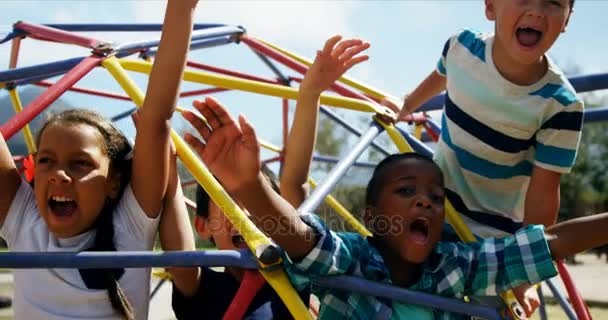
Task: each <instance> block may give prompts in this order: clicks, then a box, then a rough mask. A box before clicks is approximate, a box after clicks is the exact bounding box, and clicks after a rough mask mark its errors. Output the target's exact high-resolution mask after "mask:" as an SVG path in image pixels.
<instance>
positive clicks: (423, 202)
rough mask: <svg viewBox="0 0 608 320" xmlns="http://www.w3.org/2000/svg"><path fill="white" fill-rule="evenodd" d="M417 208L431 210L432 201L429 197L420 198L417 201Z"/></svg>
mask: <svg viewBox="0 0 608 320" xmlns="http://www.w3.org/2000/svg"><path fill="white" fill-rule="evenodd" d="M416 207H422V208H425V209H431V207H432V204H431V200H430V199H429V198H428V197H425V196H420V197H418V199H416Z"/></svg>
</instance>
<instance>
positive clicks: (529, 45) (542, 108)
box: [384, 0, 583, 314]
mask: <svg viewBox="0 0 608 320" xmlns="http://www.w3.org/2000/svg"><path fill="white" fill-rule="evenodd" d="M573 5H574V0H526V1H511V0H486V1H485V14H486V17H487V18H488V20H491V21H495V30H494V32H493V33H488V34H483V33H478V32H474V31H471V30H463V31H461V32H459V33H458V34H456V35H454V36H452V37H451V38H450V39H449V40H448V41H447V42H446V44H445V46H444V48H443V52H442V55H441V58H440V60H439V62H438V64H437V68H436V70H435V71H433V72H432V73H431V74H430V75H429V76H428V77H427V78H426V79H425V80H424V81H423V82H422V83H421V84H420V85H419V86H418V87H417V88H416V89H415V90H414V91H413V92H411V93H410V94H409V95H408V96H407V97H406V98H405V100H404V102H403V106H402V107H401V108H399V107H398V106H397V105H396V104H394V103H393V102H391V101H384V102H385V104H386V105H387V106H389V107H391V108H392V109H393V110H396V111H397V110H399V109H400V112H399V117H398V119H400V120H402V119H404V118H405V116H407V115H408V114H410V113H411V112H413V111H415V110H416V109H417V108H418V107H419V106H421V105H422V104H423V103H424V102H426V101H427V100H429V99H430V98H431V97H433V96H435V95H436V94H438V93H440V92H441V91H443V90H446V100H445V109H444V113H443V117H442V132H441V138H440V140H439V142H438V145H437V151H436V153H435V161H436V162H437V164H438V165H439V167H440V168H441V169H442V170H443V173H444V175H445V184H446V185H445V187H446V195H447V198H448V199H449V200H450V202H451V203H452V204H453V206H454V208H455V209H456V210H457V211H458V212H459V213H460V214H461V217H462V219H463V220H464V222H465V223H466V224H467V225H468V226H469V227H470V228H471V231H472V232H473V233H474V234H475V235H476V236H478V237H482V238H483V237H497V236H498V237H500V236H505V235H507V234H512V233H514V232H515V231H516V230H518V229H519V228H521V227H522V226H525V225H528V224H541V225H545V226H550V225H553V224H554V223H555V221H556V219H557V213H558V210H559V201H560V192H559V184H560V176H561V175H562V174H563V173H567V172H569V171H570V170H571V168H572V166H573V165H574V161H575V158H576V152H577V149H578V144H579V140H580V135H581V127H582V122H583V121H582V119H583V102H582V100H581V99H580V98H578V97H577V95H576V92H575V91H574V89H573V88H572V86H571V85H570V83H569V82H568V80H567V78H566V77H565V75H564V74H563V72H562V71H561V70H560V69H559V68H558V67H557V65H555V64H554V63H553V62H552V61H551V59H549V57H548V56H547V55H546V52H547V51H548V50H549V49H550V48H551V46H552V45H553V43H554V42H555V41H556V40H557V38H558V36H559V34H560V33H561V32H564V31H565V30H566V26H567V25H568V20H569V18H570V14H571V13H572V6H573ZM525 291H527V290H526V288H525V287H524V288H519V289H518V290H515V294H516V296H517V297H518V300H519V301H520V303H522V306H523V307H524V309H525V310H526V313H528V314H531V313H532V312H533V310H534V309H535V308H536V306H538V303H539V301H538V297H537V296H535V293H532V292H528V295H530V297H529V298H526V299H524V298H523V296H524V294H525Z"/></svg>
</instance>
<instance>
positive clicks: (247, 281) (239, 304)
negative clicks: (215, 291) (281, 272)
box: [222, 270, 266, 320]
mask: <svg viewBox="0 0 608 320" xmlns="http://www.w3.org/2000/svg"><path fill="white" fill-rule="evenodd" d="M264 284H266V279H264V277H263V276H262V275H261V274H260V273H259V272H258V271H257V270H245V273H244V274H243V280H241V285H240V286H239V289H238V290H237V291H236V294H235V295H234V298H232V301H231V302H230V305H229V306H228V310H226V312H224V317H223V318H222V320H238V319H244V317H245V313H246V312H247V308H249V305H250V304H251V302H252V301H253V298H255V296H256V295H257V293H258V292H259V291H260V289H262V287H263V286H264Z"/></svg>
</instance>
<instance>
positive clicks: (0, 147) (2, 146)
mask: <svg viewBox="0 0 608 320" xmlns="http://www.w3.org/2000/svg"><path fill="white" fill-rule="evenodd" d="M0 181H2V182H0V225H2V224H3V223H4V218H5V217H6V214H7V213H8V209H9V208H10V206H11V202H13V198H14V197H15V194H16V193H17V189H18V188H19V184H20V183H21V177H20V176H19V172H17V167H16V166H15V162H14V161H13V156H12V155H11V152H10V151H9V150H8V145H7V144H6V141H4V137H3V136H2V134H1V133H0Z"/></svg>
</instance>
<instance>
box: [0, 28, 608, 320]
mask: <svg viewBox="0 0 608 320" xmlns="http://www.w3.org/2000/svg"><path fill="white" fill-rule="evenodd" d="M160 28H161V25H155V24H144V25H142V24H138V25H135V24H123V25H105V24H86V25H85V24H77V25H36V24H30V23H25V22H18V23H16V24H15V25H14V29H13V31H12V32H11V33H9V34H8V35H7V36H6V37H5V38H4V39H0V44H1V43H4V42H8V41H11V42H12V48H11V57H10V62H9V70H6V71H0V89H1V88H4V89H6V90H8V92H9V95H10V97H11V102H12V103H13V106H14V108H15V111H16V112H17V115H16V116H14V117H13V118H12V119H10V120H9V121H8V122H6V123H4V124H2V126H0V132H1V133H2V134H3V136H4V137H5V139H7V140H8V139H10V138H11V137H12V136H13V135H15V134H16V133H17V132H18V131H19V130H22V131H23V134H24V137H25V140H26V142H27V146H28V151H29V152H30V153H33V152H34V151H35V146H34V143H33V141H32V135H31V132H30V130H29V128H28V125H27V124H28V123H29V122H30V121H31V120H32V119H33V118H34V117H35V116H36V115H37V114H39V113H40V112H41V111H43V110H44V109H45V108H47V107H48V106H49V105H50V104H51V103H52V102H53V101H55V100H56V99H57V98H59V97H60V96H61V95H62V94H63V93H65V92H66V91H73V92H79V93H83V94H90V95H96V96H100V97H106V98H112V99H119V100H125V101H133V102H135V104H136V105H141V103H142V102H143V93H142V92H141V91H140V90H139V89H138V88H137V85H136V84H135V83H134V82H133V81H132V80H131V78H130V77H129V75H128V73H127V72H126V71H132V72H138V73H145V74H149V72H150V70H151V67H152V63H151V62H150V61H149V60H150V58H151V57H153V56H154V54H155V47H156V46H157V45H158V41H156V40H155V41H140V42H135V43H129V44H121V45H117V46H112V45H111V44H110V43H106V42H103V41H100V40H98V39H94V38H91V37H87V36H83V35H80V34H77V33H76V32H94V31H108V32H109V31H117V32H126V31H137V32H144V31H159V30H160ZM194 29H195V31H194V32H193V34H192V43H191V49H192V50H195V49H201V48H208V47H213V46H219V45H226V44H230V43H236V42H240V43H243V44H245V45H247V46H248V47H250V48H251V49H252V50H254V52H256V53H257V54H258V56H259V57H260V59H261V60H262V61H263V63H265V64H266V65H268V67H269V68H270V69H271V70H272V71H273V72H274V73H275V75H276V79H268V78H263V77H258V76H253V75H248V74H244V73H240V72H236V71H232V70H227V69H223V68H218V67H214V66H208V65H204V64H201V63H196V62H192V61H190V62H188V67H189V69H188V70H186V71H185V73H184V80H185V81H190V82H195V83H202V84H207V85H210V86H212V87H210V88H205V89H202V90H194V91H187V92H182V93H181V95H180V96H181V97H188V96H195V95H203V94H210V93H216V92H222V91H228V90H241V91H246V92H253V93H259V94H265V95H270V96H275V97H280V98H282V112H283V130H284V132H283V136H284V137H285V136H286V132H287V128H288V117H287V116H288V104H287V99H295V98H296V97H297V90H296V89H294V88H291V87H289V84H290V83H291V82H293V81H295V82H297V81H298V80H299V78H298V77H290V76H286V75H284V74H283V73H282V72H281V71H280V70H279V69H278V68H277V67H276V66H275V65H274V62H273V61H276V62H279V63H281V64H283V65H284V66H286V67H288V68H289V69H292V70H294V71H296V72H298V73H301V74H303V73H304V72H305V71H306V70H307V67H308V66H309V65H310V61H308V60H306V59H304V58H301V57H299V56H297V55H295V54H293V53H291V52H289V51H287V50H284V49H282V48H279V47H277V46H275V45H273V44H270V43H268V42H265V41H263V40H260V39H256V38H254V37H251V36H248V35H246V34H245V30H244V29H243V28H241V27H235V26H227V25H220V24H197V25H195V26H194ZM26 38H31V39H38V40H44V41H53V42H59V43H62V44H70V45H76V46H80V47H84V48H88V49H90V50H91V55H90V56H86V57H76V58H70V59H65V60H61V61H57V62H52V63H46V64H41V65H36V66H31V67H23V68H17V61H18V55H19V47H20V43H21V41H23V39H26ZM133 55H137V56H138V58H140V59H133V58H128V57H129V56H133ZM99 66H102V67H104V68H105V69H107V70H108V71H109V72H110V74H111V75H112V76H113V77H114V78H115V79H116V81H117V82H118V83H119V84H120V86H121V87H122V88H123V90H124V91H125V93H126V95H124V94H119V93H113V92H105V91H100V90H93V89H88V88H80V87H75V86H74V84H75V83H76V82H78V80H80V79H81V78H82V77H83V76H85V75H86V74H87V73H88V72H89V71H91V70H92V69H94V68H96V67H99ZM59 75H63V76H62V77H61V79H60V80H58V81H57V82H55V83H50V82H48V81H46V79H48V78H52V77H55V76H59ZM571 82H572V84H573V85H574V86H575V88H576V89H577V90H578V91H579V92H584V91H591V90H598V89H605V88H608V74H601V75H592V76H587V77H577V78H573V79H571ZM25 85H36V86H41V87H46V88H47V90H46V91H45V92H44V93H43V94H42V95H41V96H39V97H38V98H36V99H35V100H34V101H33V102H31V103H30V104H29V105H28V106H27V107H26V108H23V107H22V105H21V102H20V99H19V95H18V90H17V89H18V88H19V87H21V86H25ZM347 86H348V87H347ZM331 90H332V91H334V92H335V93H338V94H340V95H341V96H342V97H337V96H330V95H323V96H322V97H321V103H322V104H323V105H326V106H335V107H341V108H346V109H350V110H355V111H360V112H368V113H371V114H372V115H383V116H387V117H391V116H393V114H392V112H391V111H390V110H388V109H386V108H384V107H382V106H380V105H379V104H378V103H377V102H378V101H379V100H380V99H382V98H384V97H386V96H388V95H387V94H385V93H383V92H381V91H380V90H378V89H375V88H372V87H369V86H367V85H365V84H363V83H361V82H358V81H356V80H353V79H350V78H348V77H343V78H342V79H340V83H336V84H334V85H333V86H332V88H331ZM442 104H443V99H442V97H435V98H434V99H432V100H431V101H430V102H429V103H427V104H426V105H425V106H423V107H422V109H421V110H422V111H428V110H435V109H439V108H440V107H441V106H442ZM132 111H133V110H128V111H126V112H123V113H120V114H118V115H116V116H114V117H113V118H112V119H113V120H119V119H121V118H123V117H126V116H128V115H129V114H130V113H131V112H132ZM321 112H322V113H324V114H325V115H326V116H328V117H329V118H331V119H333V120H335V121H336V122H337V123H338V124H340V125H342V126H344V127H345V128H347V130H349V131H350V132H352V133H354V134H355V135H357V136H359V137H360V139H359V141H358V142H357V143H356V144H355V145H354V146H353V147H352V148H351V150H350V152H349V153H348V154H347V155H346V156H345V157H344V158H342V159H336V158H332V157H326V156H315V158H314V159H315V160H318V161H330V162H335V163H337V164H336V166H335V167H334V168H333V169H332V171H331V172H330V173H329V174H328V176H327V177H326V179H325V180H324V181H323V183H321V184H320V185H318V186H317V187H316V189H315V191H314V192H313V193H312V194H311V195H310V197H309V198H308V199H307V200H306V201H305V202H304V203H303V204H302V206H301V207H300V209H301V210H303V211H308V212H312V211H314V209H316V208H317V206H318V205H320V203H321V202H322V201H324V200H325V201H327V202H328V203H329V204H330V205H331V206H332V207H333V208H335V209H336V210H337V211H338V212H339V213H340V215H341V216H343V217H344V218H345V219H346V220H347V221H349V223H351V224H352V225H353V227H354V228H355V229H356V230H357V231H358V232H360V233H362V234H366V232H367V230H365V228H364V227H363V226H362V225H360V224H358V222H357V220H356V219H354V218H352V216H350V214H349V213H348V212H347V211H346V210H345V209H344V208H341V206H339V203H337V201H335V199H333V200H332V198H328V194H329V192H330V191H331V189H332V188H333V187H334V186H335V185H336V183H337V182H338V181H339V179H340V178H341V177H342V176H343V175H344V174H345V173H346V171H347V170H348V169H349V168H350V167H351V166H353V165H362V166H367V167H373V166H374V164H372V163H365V162H363V163H362V162H356V160H357V158H358V157H359V155H360V154H361V153H362V152H363V151H364V150H365V149H366V148H367V147H368V146H371V147H373V148H375V149H377V150H379V151H380V152H381V153H383V154H389V152H388V151H387V150H385V149H384V148H383V147H381V146H379V145H378V144H376V143H374V142H373V140H374V138H375V137H376V136H378V135H379V134H380V133H381V132H382V131H384V130H386V132H387V133H388V135H389V137H390V138H391V139H392V140H393V141H394V142H395V144H396V145H397V147H398V149H399V150H400V151H401V152H411V151H412V150H415V151H417V152H419V153H423V154H427V155H430V154H432V151H431V150H430V149H429V148H428V147H426V146H425V145H424V144H423V143H422V142H421V141H420V140H419V139H420V138H421V137H422V131H423V130H422V129H425V130H426V132H427V136H428V137H429V138H431V139H436V138H438V137H439V134H440V129H439V127H438V126H437V125H436V124H435V123H434V122H433V121H432V120H431V119H430V118H428V117H427V116H426V115H425V114H424V113H419V114H416V115H414V116H412V117H411V119H410V120H411V121H412V122H413V123H414V124H416V128H417V129H416V130H415V136H414V135H412V134H410V133H408V132H406V131H404V130H402V129H401V128H397V127H395V126H393V125H391V124H386V123H384V122H382V121H381V120H379V118H378V117H373V118H372V121H371V123H370V126H369V128H368V129H367V130H366V131H364V132H362V131H360V130H358V129H356V128H354V127H352V126H351V125H349V124H348V123H347V122H346V121H344V120H343V119H341V118H340V117H339V116H338V115H336V114H335V113H333V112H332V111H331V110H329V109H328V108H326V107H322V108H321ZM607 119H608V108H598V109H592V110H588V111H586V112H585V121H589V122H591V121H604V120H607ZM172 140H173V142H174V144H175V146H176V149H177V153H178V156H179V157H180V158H181V159H182V161H183V163H184V164H185V166H186V168H187V169H188V170H189V171H190V172H191V173H192V175H193V176H194V178H195V181H196V182H197V183H199V184H201V185H202V186H203V188H204V189H205V190H206V191H207V192H208V193H209V195H210V197H211V199H212V200H213V201H214V202H216V203H217V204H218V205H219V206H221V207H223V208H228V209H229V210H226V211H225V213H226V216H227V217H228V219H229V220H230V221H231V222H232V223H233V224H234V225H235V226H239V229H240V230H239V231H240V233H241V234H242V235H243V237H244V239H245V240H246V242H247V244H248V246H249V250H241V251H214V252H205V251H198V252H171V253H155V252H105V253H104V252H79V253H18V252H12V253H5V254H1V255H0V267H4V268H100V267H102V268H103V267H161V266H193V265H200V266H220V265H223V266H226V265H233V266H239V267H243V268H248V269H258V270H259V271H260V273H261V275H262V276H264V278H265V279H266V281H268V282H269V283H270V284H271V285H272V286H273V288H274V289H275V290H276V291H277V293H278V294H279V296H280V297H281V298H282V299H283V300H284V301H285V304H286V306H287V307H288V309H289V310H290V312H291V313H292V314H293V315H294V316H295V318H297V319H308V318H311V315H310V313H309V312H308V310H307V308H306V307H305V306H304V304H303V303H302V301H300V299H299V297H298V296H297V294H296V292H295V290H294V289H293V288H292V287H291V285H290V284H289V282H288V281H287V278H286V276H285V274H284V272H283V271H282V269H281V268H280V263H281V257H280V255H278V254H277V252H278V251H277V248H275V247H274V245H273V244H272V243H271V242H270V241H269V239H268V238H266V237H265V236H264V234H262V233H261V232H260V231H259V230H257V228H256V227H255V226H254V225H253V224H252V223H251V222H250V221H249V220H248V219H247V218H246V216H245V215H244V214H243V212H242V211H241V210H240V209H239V207H238V206H237V205H236V204H235V203H234V202H233V201H232V199H230V197H229V196H228V195H227V194H226V193H225V192H224V191H223V189H222V187H221V185H220V184H219V183H218V182H217V181H216V180H215V179H214V177H213V176H212V175H211V174H210V173H209V172H208V171H207V169H206V168H205V167H204V165H203V164H202V163H201V162H200V161H199V160H198V159H197V157H196V156H195V155H194V153H193V152H192V151H191V150H190V149H189V148H188V146H187V145H186V144H185V143H184V141H183V140H182V139H181V138H180V137H179V136H178V135H177V134H175V133H174V132H172ZM262 145H263V146H265V147H267V148H269V149H271V150H274V151H276V152H278V153H279V156H277V157H274V158H270V159H266V160H264V162H274V161H280V160H281V148H279V147H275V146H271V145H270V144H268V143H262ZM20 159H23V157H20V158H16V160H20ZM311 184H312V183H311ZM188 204H189V205H190V206H193V204H192V203H191V202H190V203H188ZM446 211H447V218H448V222H449V223H450V224H452V226H453V227H454V229H455V230H456V231H457V233H458V235H459V236H460V237H461V239H463V240H465V241H474V240H475V238H474V237H473V235H472V234H471V232H470V231H469V230H468V228H467V227H466V225H464V223H462V221H461V220H460V218H459V216H458V215H457V214H455V211H454V208H453V207H452V206H451V204H449V203H446ZM558 266H559V269H560V274H562V275H565V274H567V271H566V269H565V267H564V266H563V264H562V263H561V262H558ZM563 280H564V281H565V282H566V286H567V288H568V291H569V294H570V297H571V300H572V301H573V305H574V311H573V310H572V309H571V308H570V305H569V304H568V303H567V302H566V301H565V299H564V298H563V297H562V296H561V295H560V294H559V293H558V292H557V290H554V288H555V286H554V285H552V283H551V282H549V287H550V288H551V289H552V290H553V291H554V294H555V295H556V296H558V297H559V298H561V299H562V300H560V301H562V302H563V303H562V305H563V306H564V307H565V309H566V312H567V314H568V316H569V317H570V318H571V319H576V317H578V318H579V319H590V315H589V313H588V310H587V309H586V307H585V305H584V303H583V302H582V299H580V295H578V293H577V292H576V289H575V287H574V285H573V282H572V281H571V280H570V279H569V277H568V276H566V277H564V279H563ZM318 283H319V284H320V285H323V286H328V287H333V288H336V289H343V290H350V291H353V292H359V293H362V294H369V295H375V296H379V297H384V298H389V299H393V300H396V301H400V302H403V303H409V304H419V305H423V306H428V307H433V308H439V309H443V310H446V311H449V312H456V313H463V314H468V315H472V316H476V317H483V318H487V319H502V318H504V317H505V316H506V315H505V314H501V313H500V312H499V311H497V310H495V309H492V308H489V307H485V306H480V305H474V304H470V303H465V302H463V301H460V300H456V299H448V298H443V297H437V296H432V295H428V294H423V293H420V292H412V291H409V290H406V289H402V288H396V287H391V286H387V285H381V284H377V283H372V282H370V281H367V280H365V279H359V278H352V277H333V278H325V279H320V280H319V281H318ZM251 294H252V293H244V294H243V296H247V295H251ZM253 294H255V292H254V293H253ZM504 298H505V300H506V301H507V305H508V306H512V305H514V304H513V301H514V298H513V297H512V296H511V295H508V294H507V295H506V296H505V297H504ZM243 299H246V298H243ZM237 309H238V308H237ZM520 311H521V310H518V309H517V308H511V310H510V312H509V315H508V316H510V317H512V318H518V317H519V316H520V314H518V312H520ZM230 312H235V314H239V312H241V311H240V310H230ZM541 314H544V313H541Z"/></svg>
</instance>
